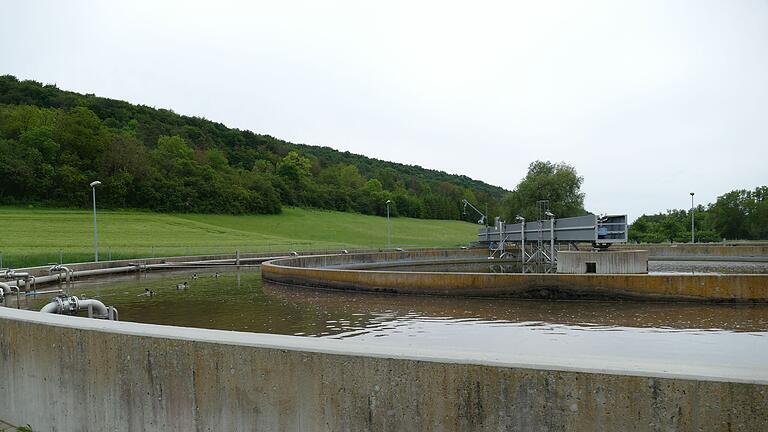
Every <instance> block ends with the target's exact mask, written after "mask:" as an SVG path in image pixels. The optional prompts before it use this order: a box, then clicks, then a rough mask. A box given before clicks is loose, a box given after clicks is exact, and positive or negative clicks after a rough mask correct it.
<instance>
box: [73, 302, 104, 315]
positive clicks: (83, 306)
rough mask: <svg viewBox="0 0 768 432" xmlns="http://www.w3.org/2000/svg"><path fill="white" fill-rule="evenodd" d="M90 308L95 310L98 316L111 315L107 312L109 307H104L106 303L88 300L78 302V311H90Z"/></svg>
mask: <svg viewBox="0 0 768 432" xmlns="http://www.w3.org/2000/svg"><path fill="white" fill-rule="evenodd" d="M88 306H90V307H92V308H93V311H94V312H95V313H96V315H98V316H103V317H105V316H107V315H109V312H107V307H106V306H104V303H102V302H100V301H98V300H94V299H88V300H78V301H77V309H78V310H88Z"/></svg>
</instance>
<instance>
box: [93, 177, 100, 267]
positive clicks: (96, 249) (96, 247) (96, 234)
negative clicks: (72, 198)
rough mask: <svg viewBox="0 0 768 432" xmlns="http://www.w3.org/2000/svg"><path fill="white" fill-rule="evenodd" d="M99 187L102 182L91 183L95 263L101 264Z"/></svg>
mask: <svg viewBox="0 0 768 432" xmlns="http://www.w3.org/2000/svg"><path fill="white" fill-rule="evenodd" d="M99 185H101V182H100V181H98V180H96V181H94V182H92V183H91V190H92V191H93V254H94V258H95V259H94V261H95V262H99V231H98V230H97V229H96V186H99Z"/></svg>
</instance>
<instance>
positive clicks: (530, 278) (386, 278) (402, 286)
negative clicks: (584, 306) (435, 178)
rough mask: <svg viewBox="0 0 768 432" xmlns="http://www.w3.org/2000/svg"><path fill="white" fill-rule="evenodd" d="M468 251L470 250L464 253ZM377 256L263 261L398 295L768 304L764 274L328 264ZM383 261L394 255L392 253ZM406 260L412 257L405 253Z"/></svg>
mask: <svg viewBox="0 0 768 432" xmlns="http://www.w3.org/2000/svg"><path fill="white" fill-rule="evenodd" d="M468 253H471V252H468ZM378 255H379V254H349V255H341V256H337V255H326V256H309V257H295V258H287V259H279V260H275V261H270V262H266V263H264V264H262V268H261V273H262V277H263V278H264V279H265V280H267V281H270V282H276V283H283V284H290V285H300V286H310V287H317V288H330V289H346V290H357V291H375V292H389V293H399V294H421V295H425V294H431V295H449V296H472V297H485V296H490V297H519V298H609V299H610V298H625V299H638V300H670V301H713V302H717V301H720V302H768V275H764V274H763V275H757V274H755V275H720V274H673V275H661V274H658V275H656V274H654V275H634V274H626V275H598V274H513V273H507V274H497V273H438V272H396V271H370V270H349V269H340V268H332V267H334V266H339V265H350V264H352V263H353V262H355V260H357V259H359V260H360V261H362V262H376V261H377V260H378V259H379V258H378V257H377V256H378ZM385 255H388V257H384V258H383V259H394V258H393V256H392V255H391V254H385ZM408 259H409V260H412V259H414V257H409V258H408Z"/></svg>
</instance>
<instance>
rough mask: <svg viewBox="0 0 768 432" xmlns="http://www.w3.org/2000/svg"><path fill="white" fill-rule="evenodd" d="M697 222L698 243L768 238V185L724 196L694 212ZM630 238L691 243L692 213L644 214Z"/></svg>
mask: <svg viewBox="0 0 768 432" xmlns="http://www.w3.org/2000/svg"><path fill="white" fill-rule="evenodd" d="M693 219H694V228H695V235H696V241H697V242H713V241H720V240H722V239H729V240H762V239H768V186H761V187H758V188H756V189H755V190H754V191H748V190H735V191H731V192H728V193H726V194H724V195H721V196H719V197H717V200H716V201H715V203H714V204H709V205H707V206H703V205H699V206H698V207H696V208H695V209H693ZM629 239H630V240H632V241H638V242H645V243H660V242H688V241H691V211H690V210H688V211H686V210H667V212H666V213H659V214H656V215H642V216H640V217H639V218H637V220H636V221H635V222H634V223H633V224H632V225H631V226H630V229H629Z"/></svg>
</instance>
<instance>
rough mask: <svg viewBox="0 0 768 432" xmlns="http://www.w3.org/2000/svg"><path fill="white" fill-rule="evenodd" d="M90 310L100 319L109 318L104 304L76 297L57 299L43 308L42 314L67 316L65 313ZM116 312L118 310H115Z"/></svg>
mask: <svg viewBox="0 0 768 432" xmlns="http://www.w3.org/2000/svg"><path fill="white" fill-rule="evenodd" d="M88 308H91V309H92V310H93V311H95V312H96V316H97V317H99V318H107V317H109V309H107V307H106V306H104V303H102V302H100V301H98V300H96V299H82V300H81V299H78V298H77V297H75V296H71V297H66V296H62V297H56V298H54V299H53V300H52V301H51V302H50V303H48V304H47V305H45V306H43V308H42V309H40V312H45V313H57V314H65V313H70V312H71V311H72V310H75V311H82V310H88ZM115 311H117V310H116V309H115ZM115 316H116V315H115Z"/></svg>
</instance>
